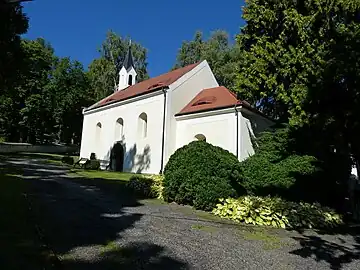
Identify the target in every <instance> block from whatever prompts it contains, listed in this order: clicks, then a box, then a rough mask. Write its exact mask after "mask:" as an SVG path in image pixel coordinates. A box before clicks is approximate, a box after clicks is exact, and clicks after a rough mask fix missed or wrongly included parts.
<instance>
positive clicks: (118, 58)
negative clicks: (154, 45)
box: [88, 31, 149, 101]
mask: <svg viewBox="0 0 360 270" xmlns="http://www.w3.org/2000/svg"><path fill="white" fill-rule="evenodd" d="M129 44H130V39H129V38H127V37H126V38H123V37H121V36H118V35H117V34H116V33H114V32H112V31H109V32H108V33H107V36H106V39H105V41H104V42H103V44H102V46H101V48H100V50H99V52H100V58H98V59H95V60H94V61H93V62H92V63H91V64H90V66H89V72H88V76H89V80H90V84H91V88H92V89H93V91H94V94H95V98H96V101H98V100H99V99H101V98H104V97H106V96H108V95H110V94H112V93H113V92H114V87H115V85H116V84H117V83H118V80H119V71H120V69H121V67H122V65H123V62H124V60H125V56H126V53H127V51H128V48H129ZM131 49H132V53H133V57H134V64H135V69H136V72H137V81H138V82H140V81H143V80H145V79H148V78H149V76H148V73H147V62H146V57H147V56H146V53H147V51H146V49H145V48H144V47H143V46H141V45H140V44H138V43H136V42H132V43H131Z"/></svg>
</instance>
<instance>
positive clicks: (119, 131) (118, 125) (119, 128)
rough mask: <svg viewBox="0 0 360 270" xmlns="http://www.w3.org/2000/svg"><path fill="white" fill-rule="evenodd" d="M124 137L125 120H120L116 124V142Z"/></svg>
mask: <svg viewBox="0 0 360 270" xmlns="http://www.w3.org/2000/svg"><path fill="white" fill-rule="evenodd" d="M123 135H124V120H123V119H122V118H119V119H118V120H116V123H115V140H116V141H121V140H122V137H123Z"/></svg>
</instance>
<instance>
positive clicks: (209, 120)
mask: <svg viewBox="0 0 360 270" xmlns="http://www.w3.org/2000/svg"><path fill="white" fill-rule="evenodd" d="M239 110H240V109H239ZM236 121H238V124H237V122H236ZM272 124H273V122H271V121H270V120H268V119H266V118H264V117H262V116H259V115H257V114H253V113H244V112H242V111H241V110H240V111H239V113H238V118H237V117H236V114H235V111H233V109H231V108H229V109H226V110H225V111H224V112H222V111H221V110H219V111H213V112H204V113H197V114H192V115H187V116H179V117H177V137H176V138H177V139H176V149H177V148H180V147H182V146H184V145H186V144H188V143H190V142H192V141H194V140H196V139H195V136H196V135H197V134H203V135H204V136H205V137H206V141H207V142H208V143H211V144H213V145H215V146H219V147H221V148H223V149H225V150H228V151H229V152H231V153H233V154H234V155H237V157H238V159H239V161H243V160H245V159H247V158H248V157H249V156H251V155H253V154H254V153H255V151H254V146H253V140H252V138H256V136H257V134H258V133H256V132H261V131H263V130H265V129H267V128H268V127H270V126H271V125H272ZM237 128H238V132H237V131H236V129H237ZM237 136H238V137H237ZM237 147H238V149H237ZM237 150H238V151H237Z"/></svg>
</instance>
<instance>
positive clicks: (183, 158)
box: [163, 141, 239, 210]
mask: <svg viewBox="0 0 360 270" xmlns="http://www.w3.org/2000/svg"><path fill="white" fill-rule="evenodd" d="M238 163H239V161H238V160H237V158H236V157H235V156H234V155H233V154H231V153H230V152H228V151H226V150H224V149H222V148H220V147H217V146H213V145H211V144H209V143H206V142H203V141H195V142H191V143H190V144H188V145H186V146H184V147H182V148H179V149H178V150H176V152H175V153H174V154H173V155H172V156H171V157H170V159H169V161H168V163H167V164H166V167H165V171H164V176H165V179H164V190H163V197H164V200H166V201H169V202H171V201H175V202H177V203H179V204H189V205H193V206H194V207H195V208H197V209H203V210H211V209H213V207H214V206H215V205H216V203H217V201H218V198H222V197H232V196H236V195H237V188H236V181H233V170H234V168H236V166H237V164H238Z"/></svg>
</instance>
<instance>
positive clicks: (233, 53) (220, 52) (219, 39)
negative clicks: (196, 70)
mask: <svg viewBox="0 0 360 270" xmlns="http://www.w3.org/2000/svg"><path fill="white" fill-rule="evenodd" d="M202 60H207V61H208V62H209V64H210V67H211V68H212V70H213V72H214V75H215V77H216V79H217V80H218V82H219V84H220V85H224V86H226V87H228V88H229V89H232V87H233V85H234V81H235V79H236V75H237V67H238V65H239V63H238V62H239V61H240V60H241V54H240V50H239V47H238V46H237V45H235V46H233V45H231V44H230V42H229V35H228V33H226V32H225V31H215V32H213V33H212V34H211V36H210V38H209V39H208V40H204V39H203V34H202V33H201V32H196V33H195V36H194V39H193V40H192V41H185V42H183V43H182V45H181V48H180V49H179V51H178V55H177V58H176V64H175V66H174V68H179V67H184V66H186V65H189V64H194V63H196V62H199V61H202Z"/></svg>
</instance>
